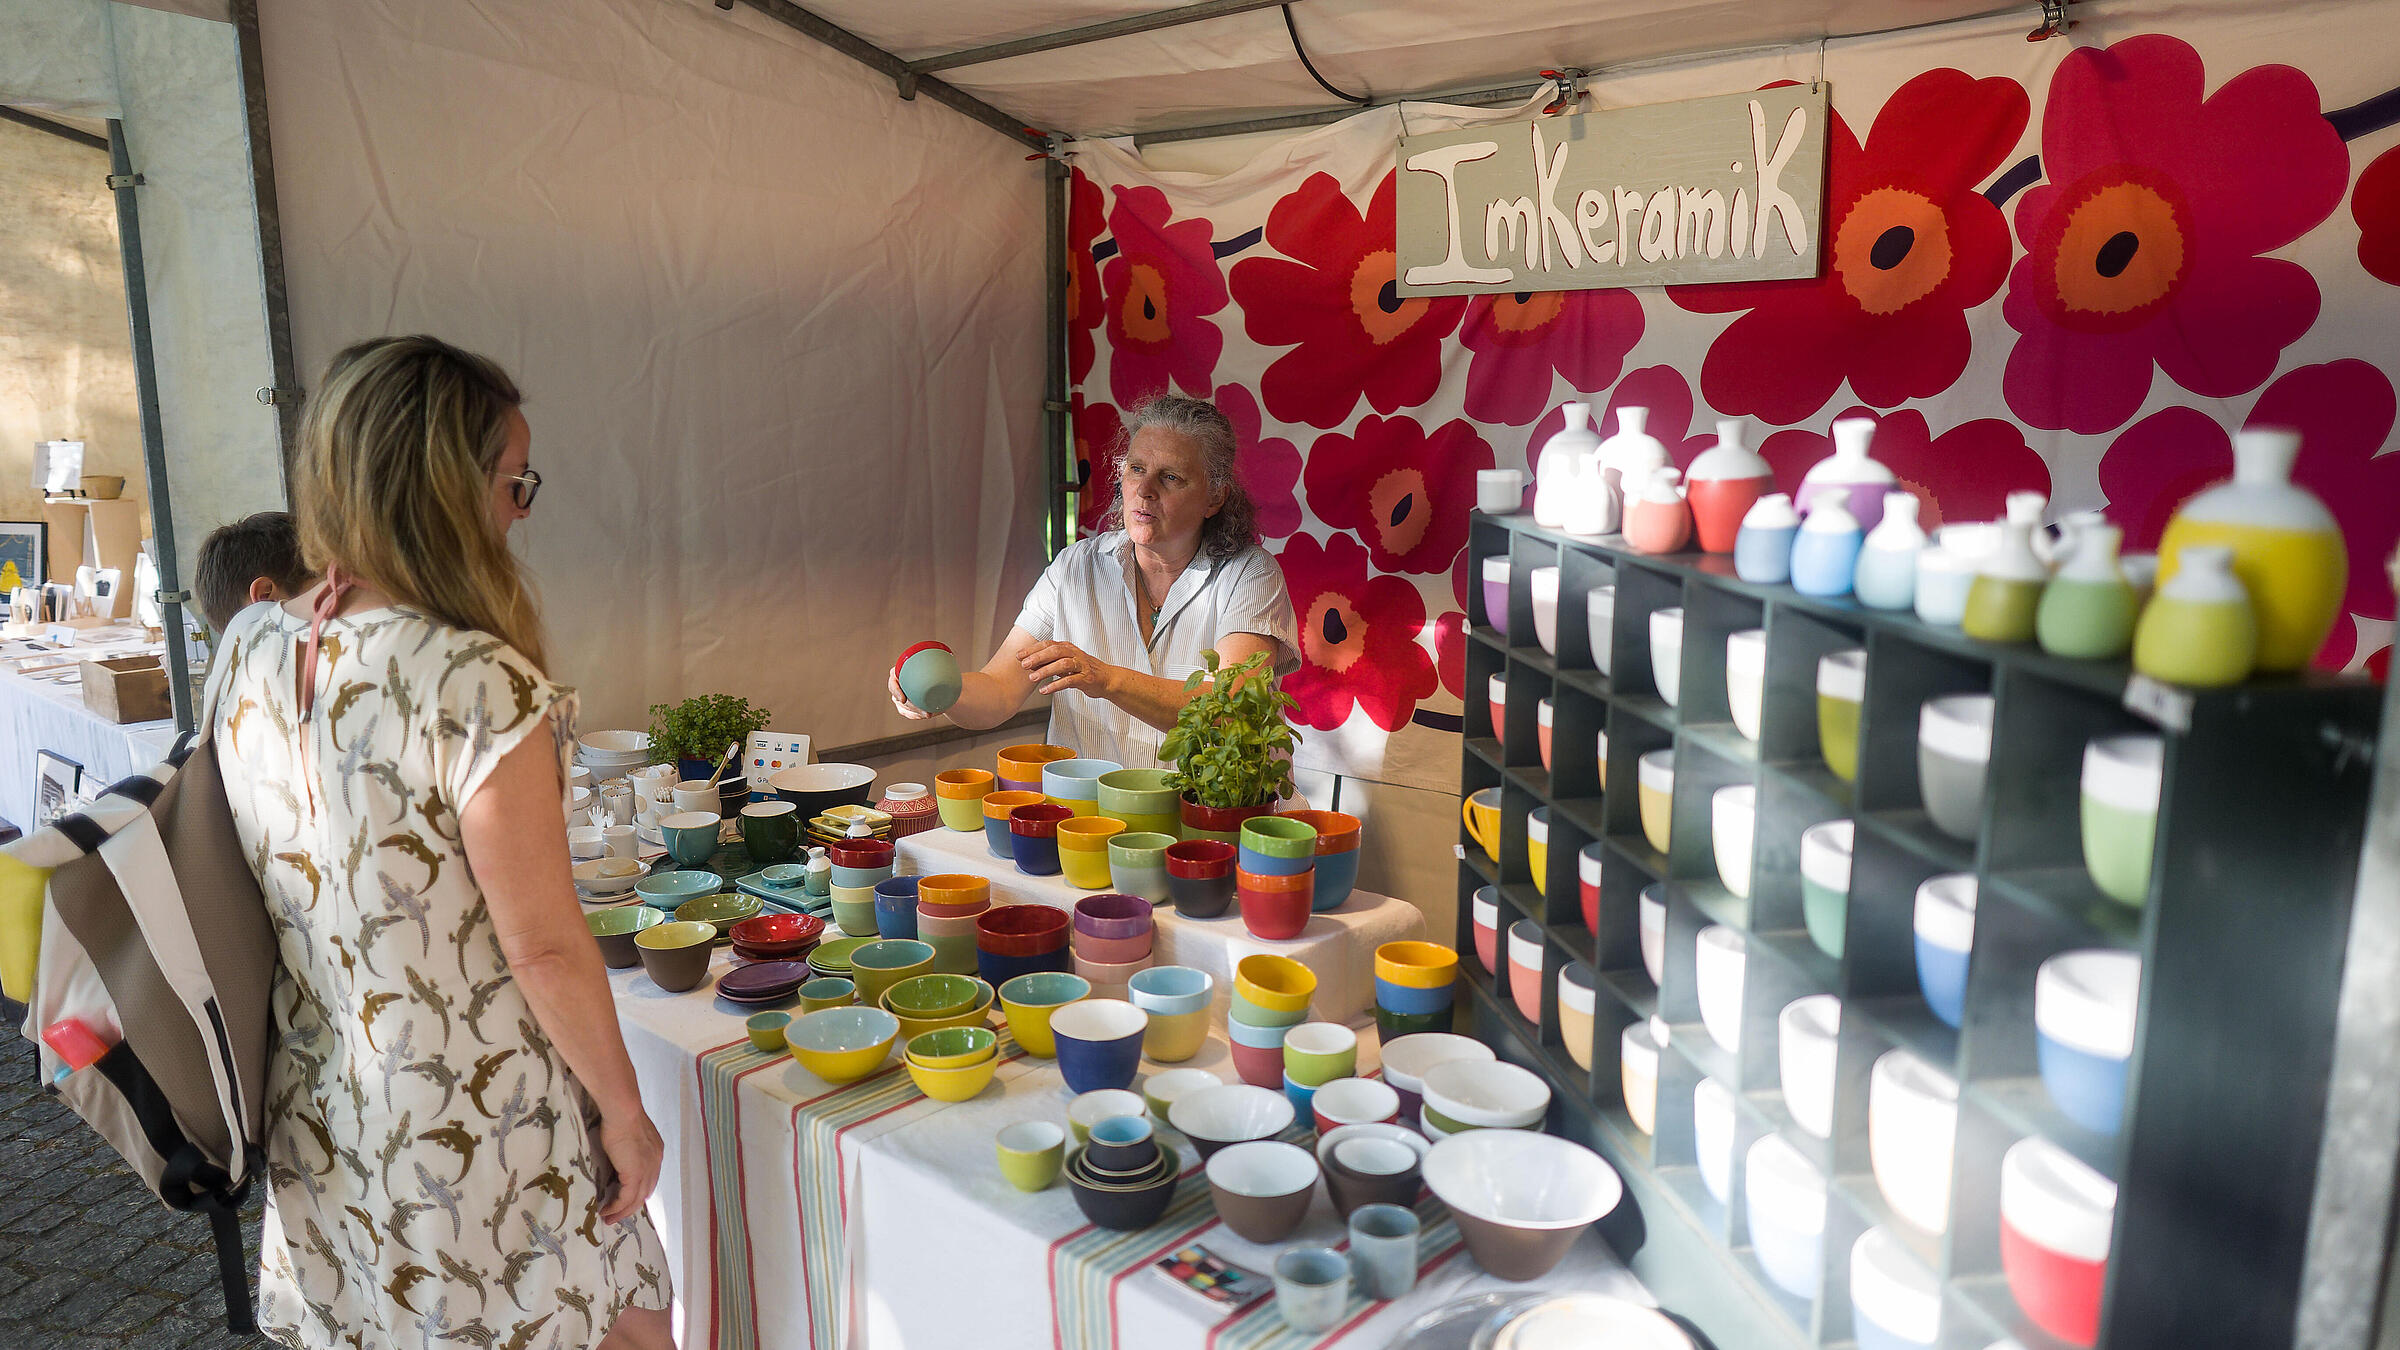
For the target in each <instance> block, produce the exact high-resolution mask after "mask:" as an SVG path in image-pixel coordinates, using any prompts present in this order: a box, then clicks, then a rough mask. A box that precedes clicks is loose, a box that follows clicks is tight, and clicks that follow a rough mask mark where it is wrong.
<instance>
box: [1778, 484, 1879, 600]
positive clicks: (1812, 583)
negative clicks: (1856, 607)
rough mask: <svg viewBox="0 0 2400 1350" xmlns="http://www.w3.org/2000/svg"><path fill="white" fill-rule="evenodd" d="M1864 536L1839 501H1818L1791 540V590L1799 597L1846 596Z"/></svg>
mask: <svg viewBox="0 0 2400 1350" xmlns="http://www.w3.org/2000/svg"><path fill="white" fill-rule="evenodd" d="M1864 540H1865V535H1864V534H1863V533H1862V532H1861V531H1860V529H1859V527H1858V519H1857V517H1855V516H1853V515H1851V514H1850V508H1849V507H1848V506H1847V505H1845V504H1844V502H1843V500H1842V499H1841V498H1839V497H1819V498H1818V499H1817V504H1816V506H1815V507H1814V508H1812V509H1811V510H1810V511H1809V513H1808V518H1807V519H1805V520H1803V521H1801V522H1800V533H1799V534H1798V535H1797V536H1796V537H1795V538H1794V539H1793V540H1792V589H1793V590H1796V591H1798V592H1800V593H1801V594H1802V595H1819V596H1834V595H1848V594H1849V593H1850V584H1851V581H1852V579H1853V578H1854V577H1855V576H1856V575H1857V573H1858V550H1859V545H1860V544H1861V543H1862V542H1864Z"/></svg>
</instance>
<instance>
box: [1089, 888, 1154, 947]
mask: <svg viewBox="0 0 2400 1350" xmlns="http://www.w3.org/2000/svg"><path fill="white" fill-rule="evenodd" d="M1150 908H1151V907H1150V902H1149V901H1147V900H1144V899H1143V898H1142V897H1140V896H1138V895H1119V894H1115V893H1107V894H1102V895H1087V896H1085V897H1083V898H1082V899H1081V900H1078V901H1076V902H1075V931H1076V932H1077V933H1079V934H1082V935H1083V936H1085V937H1095V938H1132V937H1143V936H1144V935H1146V934H1148V933H1149V931H1150V924H1151V918H1150Z"/></svg>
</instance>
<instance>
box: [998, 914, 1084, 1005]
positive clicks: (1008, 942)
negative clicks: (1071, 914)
mask: <svg viewBox="0 0 2400 1350" xmlns="http://www.w3.org/2000/svg"><path fill="white" fill-rule="evenodd" d="M1070 926H1071V925H1070V923H1069V921H1068V918H1067V912H1066V911H1065V910H1063V909H1055V908H1052V907H1051V906H1049V905H1038V904H1035V905H999V906H995V907H994V908H991V909H988V910H985V911H984V912H983V913H981V914H979V915H977V916H975V970H976V973H977V974H980V975H981V976H983V978H984V980H985V981H986V982H987V983H989V984H991V985H993V986H995V987H996V986H999V985H1003V984H1006V983H1008V982H1009V981H1010V980H1013V979H1015V978H1016V977H1017V976H1019V975H1025V974H1030V973H1032V972H1033V971H1037V970H1056V971H1062V972H1063V971H1065V970H1066V969H1067V934H1068V931H1069V929H1070Z"/></svg>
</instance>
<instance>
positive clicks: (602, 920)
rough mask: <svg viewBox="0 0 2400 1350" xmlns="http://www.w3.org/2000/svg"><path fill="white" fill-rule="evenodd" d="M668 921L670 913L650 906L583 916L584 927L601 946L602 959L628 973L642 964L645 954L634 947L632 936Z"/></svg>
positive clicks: (589, 913)
mask: <svg viewBox="0 0 2400 1350" xmlns="http://www.w3.org/2000/svg"><path fill="white" fill-rule="evenodd" d="M666 921H667V912H666V911H665V910H663V909H652V908H650V907H649V906H648V905H619V906H617V907H616V908H614V909H595V910H592V911H590V912H588V913H586V914H585V915H584V916H583V924H584V927H586V928H589V929H591V930H592V937H593V938H594V939H596V940H597V941H598V942H599V943H600V959H601V960H603V961H606V962H607V963H608V964H609V965H610V966H611V967H612V968H614V969H617V970H629V969H631V968H633V967H634V966H638V965H640V964H641V963H642V952H641V949H640V948H639V947H636V946H634V945H633V935H634V934H636V933H639V932H641V931H642V930H643V929H645V928H648V927H650V926H651V925H653V924H661V923H665V922H666Z"/></svg>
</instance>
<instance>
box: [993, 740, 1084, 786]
mask: <svg viewBox="0 0 2400 1350" xmlns="http://www.w3.org/2000/svg"><path fill="white" fill-rule="evenodd" d="M1073 758H1075V752H1074V751H1073V750H1070V749H1068V748H1067V747H1066V746H1063V745H1012V746H1009V747H1007V748H1006V749H1004V750H1002V751H1001V752H1000V786H1001V787H1002V788H1005V789H1007V790H1008V791H1010V792H1025V791H1031V792H1033V793H1034V794H1036V795H1037V796H1038V795H1039V794H1040V793H1041V790H1042V766H1043V765H1045V764H1048V763H1050V762H1052V761H1053V760H1061V759H1073Z"/></svg>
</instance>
